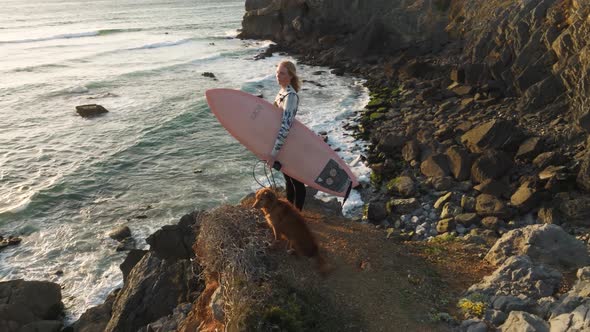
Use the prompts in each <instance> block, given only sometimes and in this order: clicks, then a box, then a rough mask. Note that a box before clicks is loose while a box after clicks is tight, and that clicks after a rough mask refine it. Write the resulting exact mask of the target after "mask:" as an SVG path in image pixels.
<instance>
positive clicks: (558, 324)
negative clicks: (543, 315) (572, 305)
mask: <svg viewBox="0 0 590 332" xmlns="http://www.w3.org/2000/svg"><path fill="white" fill-rule="evenodd" d="M549 325H550V326H551V331H560V332H578V331H590V301H586V302H585V303H583V304H581V305H579V306H578V307H576V309H574V310H573V311H572V312H569V313H565V314H561V315H559V316H557V317H554V318H551V319H550V320H549Z"/></svg>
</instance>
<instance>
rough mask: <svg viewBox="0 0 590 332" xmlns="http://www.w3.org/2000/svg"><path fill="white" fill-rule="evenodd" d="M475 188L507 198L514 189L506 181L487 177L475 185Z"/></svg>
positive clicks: (483, 192)
mask: <svg viewBox="0 0 590 332" xmlns="http://www.w3.org/2000/svg"><path fill="white" fill-rule="evenodd" d="M473 189H475V190H477V191H479V192H480V193H482V194H488V195H492V196H495V197H505V198H509V197H510V193H511V192H512V189H511V188H510V186H509V185H508V184H507V183H506V182H504V181H498V180H494V179H487V180H485V181H483V182H482V183H480V184H478V185H477V186H475V187H473Z"/></svg>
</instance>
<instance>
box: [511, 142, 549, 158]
mask: <svg viewBox="0 0 590 332" xmlns="http://www.w3.org/2000/svg"><path fill="white" fill-rule="evenodd" d="M543 148H544V146H543V141H542V140H541V137H530V138H528V139H526V140H525V141H524V142H522V144H521V145H520V147H519V148H518V151H517V152H516V155H515V156H514V159H517V160H524V161H528V160H532V159H533V158H535V157H536V156H537V155H538V154H539V153H540V152H541V151H542V150H543Z"/></svg>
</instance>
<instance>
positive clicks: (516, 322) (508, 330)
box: [499, 311, 549, 332]
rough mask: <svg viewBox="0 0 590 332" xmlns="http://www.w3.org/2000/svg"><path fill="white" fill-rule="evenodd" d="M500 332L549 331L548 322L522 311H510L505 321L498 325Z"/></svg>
mask: <svg viewBox="0 0 590 332" xmlns="http://www.w3.org/2000/svg"><path fill="white" fill-rule="evenodd" d="M499 331H501V332H513V331H514V332H515V331H535V332H549V324H547V322H545V321H544V320H543V319H542V318H540V317H537V316H535V315H533V314H529V313H527V312H523V311H512V312H510V314H509V315H508V318H506V322H505V323H504V324H502V326H500V327H499Z"/></svg>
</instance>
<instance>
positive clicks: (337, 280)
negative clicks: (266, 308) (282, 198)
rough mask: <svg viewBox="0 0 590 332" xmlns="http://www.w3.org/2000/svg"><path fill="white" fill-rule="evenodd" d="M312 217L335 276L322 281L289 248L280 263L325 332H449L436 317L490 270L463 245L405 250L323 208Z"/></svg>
mask: <svg viewBox="0 0 590 332" xmlns="http://www.w3.org/2000/svg"><path fill="white" fill-rule="evenodd" d="M305 216H306V218H307V219H308V221H309V225H310V226H311V228H312V231H313V232H314V235H315V236H316V239H317V240H318V242H319V243H320V247H321V249H322V252H323V254H324V256H325V258H326V260H327V261H328V262H329V264H330V265H331V266H332V267H333V270H332V272H331V273H330V274H329V275H328V276H327V277H326V278H322V277H321V276H320V275H319V274H318V272H317V270H316V269H315V262H314V261H312V260H310V259H307V258H297V257H295V256H289V255H287V254H286V253H285V252H284V251H283V250H277V251H276V252H274V253H273V254H272V258H273V260H275V262H276V264H277V266H279V275H280V277H281V278H283V280H284V282H285V283H286V284H288V285H289V286H290V287H292V288H293V289H295V290H296V291H297V293H300V294H304V296H310V297H313V299H312V301H309V303H314V308H313V311H314V312H316V313H318V314H319V316H320V317H321V318H322V319H321V321H322V323H321V326H319V327H318V330H322V331H448V330H450V329H449V326H448V325H447V324H444V323H440V322H433V320H432V319H431V317H432V314H435V313H438V312H451V313H453V312H452V310H453V308H454V304H455V303H456V301H457V298H458V296H459V294H460V292H461V291H463V290H465V289H466V288H467V287H469V286H470V285H471V284H473V283H474V282H476V281H478V280H480V279H481V277H482V275H484V274H486V273H487V272H488V269H486V266H485V265H484V264H483V263H482V262H481V260H480V259H479V258H477V253H476V252H473V253H465V251H464V250H462V249H461V246H459V247H458V246H457V244H448V245H447V244H443V245H440V246H439V247H436V248H434V249H433V247H432V246H431V245H426V244H423V243H421V244H410V243H408V244H404V243H403V242H400V241H396V240H394V239H388V238H386V233H385V231H384V230H378V229H376V228H375V227H374V226H371V225H364V224H360V223H355V222H351V221H350V220H347V219H344V218H342V217H336V216H334V215H333V214H330V213H329V212H328V211H325V210H322V209H321V207H319V206H318V205H317V204H315V205H314V204H309V206H308V208H307V211H306V212H305ZM429 248H430V249H429ZM452 251H455V254H457V253H463V255H461V256H462V257H456V255H455V254H453V252H452ZM449 265H451V266H449ZM461 266H466V267H467V268H465V269H464V268H461Z"/></svg>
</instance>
